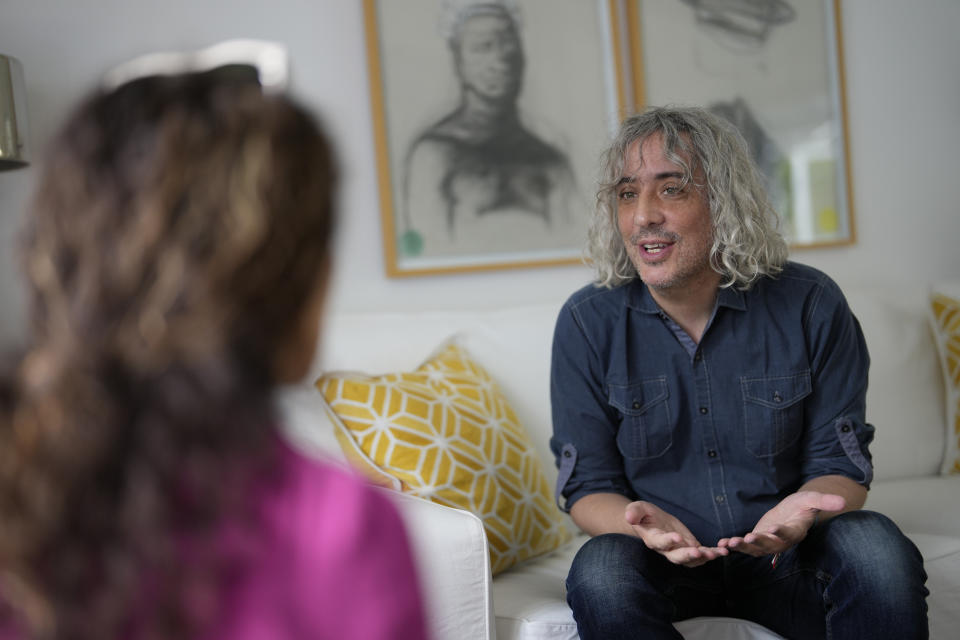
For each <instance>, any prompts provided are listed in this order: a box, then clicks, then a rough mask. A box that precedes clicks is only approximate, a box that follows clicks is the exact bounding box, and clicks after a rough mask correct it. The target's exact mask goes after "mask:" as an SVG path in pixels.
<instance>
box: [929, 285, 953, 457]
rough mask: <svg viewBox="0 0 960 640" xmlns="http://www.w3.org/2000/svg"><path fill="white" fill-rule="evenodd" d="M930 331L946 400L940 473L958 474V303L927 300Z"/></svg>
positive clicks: (945, 298)
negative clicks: (945, 440)
mask: <svg viewBox="0 0 960 640" xmlns="http://www.w3.org/2000/svg"><path fill="white" fill-rule="evenodd" d="M931 307H932V311H933V330H934V333H935V334H936V338H937V351H939V352H940V364H941V365H942V366H943V378H944V381H945V382H946V398H947V449H946V456H945V457H944V459H943V469H942V470H943V472H944V473H960V300H958V299H957V298H953V297H951V296H947V295H944V294H942V293H934V294H933V296H932V297H931Z"/></svg>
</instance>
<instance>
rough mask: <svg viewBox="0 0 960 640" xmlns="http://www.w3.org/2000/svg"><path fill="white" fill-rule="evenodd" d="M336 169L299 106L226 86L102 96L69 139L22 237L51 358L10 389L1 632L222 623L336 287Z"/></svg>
mask: <svg viewBox="0 0 960 640" xmlns="http://www.w3.org/2000/svg"><path fill="white" fill-rule="evenodd" d="M333 162H334V161H333V154H332V150H331V148H330V146H329V144H328V142H327V140H326V139H325V137H324V136H323V134H322V133H321V131H320V130H319V128H318V126H317V124H316V123H315V122H314V121H313V120H312V118H311V117H310V116H309V115H308V114H307V113H306V112H305V111H304V110H303V109H301V108H300V107H298V106H297V105H295V104H294V103H292V102H291V101H290V100H289V99H288V98H285V97H282V96H269V95H265V94H264V93H262V91H261V90H260V88H259V87H258V86H257V85H255V84H252V83H248V82H240V81H231V80H227V79H225V78H220V77H217V76H215V75H213V74H210V73H207V74H184V75H176V76H154V77H149V78H142V79H139V80H134V81H131V82H129V83H127V84H125V85H122V86H120V87H119V88H117V89H114V90H112V91H100V92H98V93H96V94H95V95H93V96H91V97H90V98H89V99H88V100H86V101H85V102H84V103H83V104H82V105H81V106H80V107H79V109H78V110H77V111H76V112H75V113H74V114H73V116H72V117H71V118H70V119H69V120H68V121H67V123H66V125H65V127H64V128H63V130H62V132H61V133H60V134H59V136H58V137H56V139H55V140H54V141H53V144H52V145H51V148H50V152H49V155H48V158H47V161H46V165H45V170H44V171H43V174H42V176H41V177H40V180H39V184H38V188H37V191H36V196H35V198H34V201H33V203H32V210H31V212H30V216H29V218H28V222H27V228H26V230H25V234H24V237H23V255H22V261H23V262H22V263H23V268H24V271H25V273H26V277H27V281H28V286H29V290H30V311H31V322H30V329H31V334H32V335H31V340H30V342H29V343H28V346H27V348H26V350H25V353H24V354H23V357H22V359H20V360H19V362H18V363H17V364H16V365H15V367H14V371H12V372H11V374H10V375H9V376H7V377H6V378H5V379H4V380H3V382H2V383H0V600H3V601H4V605H3V607H2V608H0V619H5V620H6V621H7V623H8V624H12V625H16V626H18V627H19V628H21V629H22V630H23V631H24V632H26V633H27V634H28V635H29V636H30V637H56V638H107V637H117V636H119V635H123V636H124V637H184V636H185V635H189V634H191V633H193V632H195V631H197V630H198V629H199V628H200V627H202V626H203V625H204V624H205V623H206V622H209V621H210V620H211V618H212V616H214V615H216V614H215V611H216V606H217V594H218V593H219V592H220V589H221V587H222V586H223V584H224V581H228V580H229V579H230V575H229V571H231V570H235V569H236V567H237V566H238V565H237V563H236V562H234V560H236V558H233V559H232V560H231V558H230V557H228V556H229V555H230V553H232V552H229V551H222V550H214V549H213V548H212V545H213V544H214V537H215V536H214V534H215V532H216V531H217V530H218V528H220V527H222V526H224V525H225V524H226V523H239V524H240V525H241V526H240V529H241V530H242V529H244V528H246V529H247V530H250V531H252V530H254V527H253V526H252V525H250V522H249V520H250V519H249V515H250V514H249V513H247V512H246V511H245V507H244V504H245V502H246V501H245V500H244V491H245V490H246V489H247V488H249V487H250V486H252V484H251V483H253V482H254V481H255V479H256V481H261V480H262V479H263V478H264V477H265V474H269V473H271V472H272V467H271V465H272V461H273V453H274V452H275V446H274V445H275V443H276V438H275V436H274V435H273V434H274V425H273V410H272V406H271V392H272V388H273V386H274V384H275V374H276V370H275V365H276V362H275V360H276V357H277V354H278V353H279V352H280V351H281V349H282V347H283V345H284V341H285V340H289V338H290V335H291V333H293V332H294V331H295V329H296V326H297V323H298V322H300V321H301V318H302V316H303V313H304V310H305V309H306V305H307V304H308V301H309V300H310V299H311V296H312V295H313V293H314V292H315V291H316V290H317V288H318V286H320V283H321V278H322V277H323V275H324V274H325V269H326V268H327V261H328V247H329V243H330V237H331V234H332V230H333V225H334V216H333V200H334V189H335V182H336V178H335V170H334V166H333ZM242 547H243V545H242V544H241V545H238V548H242ZM236 553H240V554H241V555H242V552H240V551H237V552H236ZM2 626H3V625H2V624H0V627H2Z"/></svg>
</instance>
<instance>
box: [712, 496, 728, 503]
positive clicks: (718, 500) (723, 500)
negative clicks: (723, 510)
mask: <svg viewBox="0 0 960 640" xmlns="http://www.w3.org/2000/svg"><path fill="white" fill-rule="evenodd" d="M714 500H716V501H717V504H723V503H724V502H726V501H727V499H726V498H724V497H723V496H717V497H716V498H714Z"/></svg>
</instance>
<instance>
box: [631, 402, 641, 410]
mask: <svg viewBox="0 0 960 640" xmlns="http://www.w3.org/2000/svg"><path fill="white" fill-rule="evenodd" d="M632 406H633V408H634V409H639V408H640V403H639V402H634V403H633V405H632Z"/></svg>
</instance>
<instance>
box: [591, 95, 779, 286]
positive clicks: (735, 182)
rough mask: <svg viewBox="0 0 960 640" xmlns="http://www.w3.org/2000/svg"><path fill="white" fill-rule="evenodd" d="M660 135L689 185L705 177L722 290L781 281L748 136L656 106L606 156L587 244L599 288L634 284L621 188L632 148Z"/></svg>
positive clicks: (627, 123) (685, 110) (628, 124)
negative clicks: (699, 174) (620, 220)
mask: <svg viewBox="0 0 960 640" xmlns="http://www.w3.org/2000/svg"><path fill="white" fill-rule="evenodd" d="M655 134H660V135H661V136H662V137H663V144H664V154H665V156H666V157H667V158H668V159H670V160H671V161H672V162H673V163H675V164H676V165H678V166H680V167H681V168H683V170H684V172H685V174H686V175H685V180H688V181H689V180H693V175H694V170H695V168H697V167H699V168H700V169H701V170H702V171H703V174H704V176H706V193H707V195H708V198H709V203H710V216H711V219H712V223H713V247H712V250H711V252H710V264H711V266H712V267H713V269H714V271H716V272H717V273H719V274H720V275H721V276H722V280H721V286H723V287H731V286H735V287H737V288H740V289H749V288H750V286H751V285H752V284H753V282H755V281H756V280H757V279H758V278H760V277H762V276H776V275H777V274H779V273H780V271H781V269H782V267H783V264H784V262H786V260H787V245H786V242H785V241H784V239H783V236H782V235H781V234H780V232H779V230H778V226H779V218H778V216H777V214H776V212H775V211H774V210H773V207H772V205H771V204H770V201H769V198H768V197H767V193H766V189H765V187H764V179H763V175H762V174H761V173H760V170H759V169H758V168H757V166H756V164H755V163H754V162H753V161H752V160H751V158H750V153H749V151H748V149H747V143H746V142H745V141H744V139H743V136H741V135H740V133H739V132H738V131H737V130H736V128H734V126H733V125H731V124H730V123H728V122H726V121H725V120H722V119H721V118H719V117H718V116H715V115H713V114H711V113H710V112H708V111H706V110H704V109H700V108H696V107H651V108H649V109H647V110H646V111H644V112H642V113H639V114H637V115H634V116H632V117H630V118H627V119H626V120H624V122H623V123H622V125H621V126H620V130H619V132H618V134H617V136H616V138H615V139H614V140H613V142H612V143H611V144H610V146H609V147H608V148H607V150H606V151H605V153H604V155H603V160H602V165H601V175H600V185H599V189H598V192H597V207H596V211H595V213H594V216H593V220H592V222H591V225H590V231H589V241H588V245H587V257H588V259H589V261H590V262H591V263H592V265H593V267H594V270H595V271H596V282H597V284H598V285H600V286H604V287H615V286H618V285H621V284H624V283H626V282H629V281H631V280H633V279H635V278H637V269H636V267H635V266H634V265H633V263H632V262H631V261H630V257H629V256H628V255H627V251H626V248H625V246H624V244H623V238H622V237H621V236H620V231H619V226H618V224H617V185H618V184H619V181H620V179H621V178H622V177H623V165H624V157H625V154H626V152H627V150H628V148H629V147H630V145H631V144H633V143H635V142H638V143H640V144H642V143H643V141H644V140H646V139H647V138H649V137H650V136H652V135H655ZM687 159H689V161H688V160H687Z"/></svg>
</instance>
